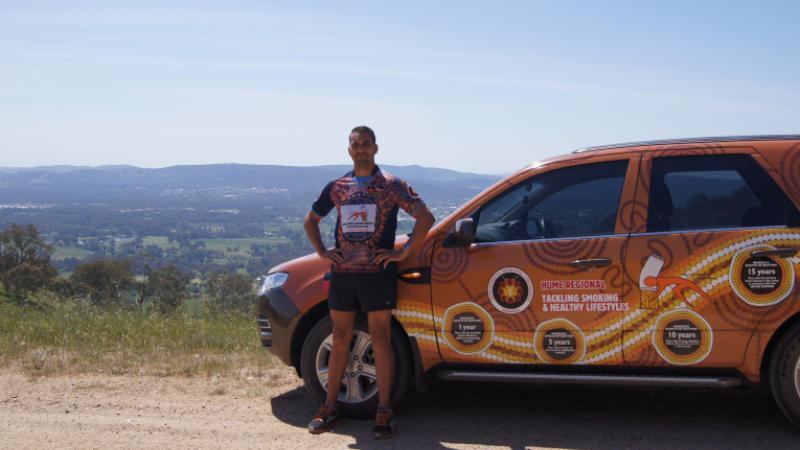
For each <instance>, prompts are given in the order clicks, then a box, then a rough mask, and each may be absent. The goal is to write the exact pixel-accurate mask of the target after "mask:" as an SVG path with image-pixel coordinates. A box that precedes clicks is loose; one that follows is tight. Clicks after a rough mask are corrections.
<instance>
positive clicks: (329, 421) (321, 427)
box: [308, 405, 339, 434]
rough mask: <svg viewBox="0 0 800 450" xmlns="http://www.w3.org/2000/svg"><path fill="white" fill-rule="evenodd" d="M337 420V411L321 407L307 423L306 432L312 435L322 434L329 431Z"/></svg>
mask: <svg viewBox="0 0 800 450" xmlns="http://www.w3.org/2000/svg"><path fill="white" fill-rule="evenodd" d="M337 420H339V410H338V409H336V408H331V407H328V406H325V405H322V406H321V407H320V408H319V411H317V414H316V415H315V416H314V418H313V419H311V422H309V423H308V432H309V433H312V434H319V433H324V432H326V431H328V430H330V429H331V425H333V424H334V423H335V422H336V421H337Z"/></svg>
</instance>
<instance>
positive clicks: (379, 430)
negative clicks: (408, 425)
mask: <svg viewBox="0 0 800 450" xmlns="http://www.w3.org/2000/svg"><path fill="white" fill-rule="evenodd" d="M373 431H374V434H373V437H374V438H375V439H386V438H390V437H392V433H393V432H394V413H393V412H392V408H378V411H377V412H376V413H375V428H373Z"/></svg>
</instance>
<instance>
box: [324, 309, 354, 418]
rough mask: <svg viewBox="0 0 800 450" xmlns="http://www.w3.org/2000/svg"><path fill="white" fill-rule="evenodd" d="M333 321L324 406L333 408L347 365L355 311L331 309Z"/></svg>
mask: <svg viewBox="0 0 800 450" xmlns="http://www.w3.org/2000/svg"><path fill="white" fill-rule="evenodd" d="M331 320H332V321H333V349H332V350H331V355H330V357H329V358H328V395H327V397H326V399H325V406H328V407H331V408H335V407H336V398H337V397H338V396H339V391H340V390H341V388H342V376H343V375H344V369H345V368H346V367H347V355H348V354H349V353H350V344H351V343H352V342H353V328H354V327H355V323H356V312H355V311H335V310H331Z"/></svg>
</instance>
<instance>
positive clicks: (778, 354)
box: [769, 325, 800, 427]
mask: <svg viewBox="0 0 800 450" xmlns="http://www.w3.org/2000/svg"><path fill="white" fill-rule="evenodd" d="M769 381H770V388H771V389H772V395H773V396H774V397H775V402H776V403H778V406H779V407H780V409H781V411H783V414H784V415H786V417H787V418H788V419H789V420H790V421H792V423H794V424H795V425H796V426H798V427H800V325H799V326H795V327H794V328H793V329H792V330H790V331H789V333H788V334H787V335H786V336H784V337H783V339H781V341H780V343H778V346H777V347H776V348H775V353H773V355H772V360H771V361H770V368H769Z"/></svg>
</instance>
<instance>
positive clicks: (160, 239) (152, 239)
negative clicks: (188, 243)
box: [142, 236, 178, 249]
mask: <svg viewBox="0 0 800 450" xmlns="http://www.w3.org/2000/svg"><path fill="white" fill-rule="evenodd" d="M142 244H143V245H144V246H145V247H147V246H148V245H157V246H159V247H161V248H164V249H167V248H170V247H172V248H175V247H177V246H178V243H177V242H169V241H168V240H167V237H166V236H145V237H143V238H142Z"/></svg>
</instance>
